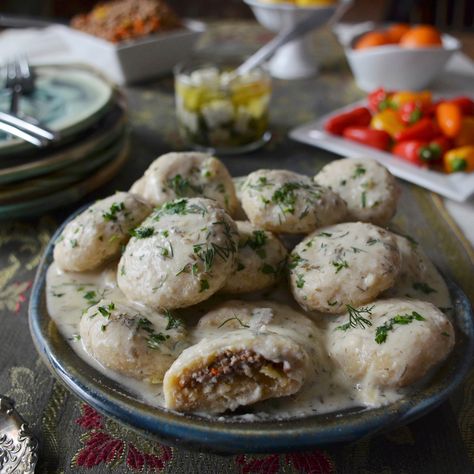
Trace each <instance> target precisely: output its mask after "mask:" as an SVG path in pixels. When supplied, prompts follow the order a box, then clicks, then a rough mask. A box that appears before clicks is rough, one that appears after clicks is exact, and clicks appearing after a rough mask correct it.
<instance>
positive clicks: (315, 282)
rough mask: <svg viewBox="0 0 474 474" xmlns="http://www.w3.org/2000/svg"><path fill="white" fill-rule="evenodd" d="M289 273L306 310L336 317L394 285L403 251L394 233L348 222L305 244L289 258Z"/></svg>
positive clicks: (318, 233) (321, 232) (321, 231)
mask: <svg viewBox="0 0 474 474" xmlns="http://www.w3.org/2000/svg"><path fill="white" fill-rule="evenodd" d="M289 272H290V285H291V291H292V293H293V296H294V297H295V299H296V301H297V302H298V303H299V304H300V305H301V306H302V307H303V308H305V309H307V310H316V311H321V312H324V313H336V314H337V313H341V312H343V311H345V308H346V305H347V304H350V305H353V306H358V305H361V304H364V303H368V302H370V301H372V300H374V299H375V298H376V297H377V296H378V295H379V294H380V293H381V292H382V291H384V290H386V289H388V288H390V287H391V286H393V284H394V283H395V281H396V278H397V276H398V274H399V272H400V252H399V250H398V247H397V245H396V242H395V238H394V237H393V235H392V234H391V233H390V232H388V231H386V230H384V229H382V228H380V227H377V226H375V225H373V224H367V223H363V222H348V223H344V224H337V225H334V226H329V227H323V228H321V229H319V230H317V231H316V232H314V233H313V234H311V235H309V236H308V237H306V238H305V239H303V240H302V241H301V242H300V243H299V244H298V245H297V246H296V247H295V248H294V249H293V251H292V252H291V254H290V257H289Z"/></svg>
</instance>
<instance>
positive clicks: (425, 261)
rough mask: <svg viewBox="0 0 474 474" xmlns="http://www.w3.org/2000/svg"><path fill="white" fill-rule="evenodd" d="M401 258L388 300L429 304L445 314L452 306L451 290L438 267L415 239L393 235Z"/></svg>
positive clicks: (389, 290)
mask: <svg viewBox="0 0 474 474" xmlns="http://www.w3.org/2000/svg"><path fill="white" fill-rule="evenodd" d="M394 237H395V240H396V242H397V246H398V249H399V250H400V256H401V269H400V274H399V276H398V278H397V280H396V282H395V285H394V286H393V287H392V288H390V289H388V290H387V291H386V292H385V293H384V294H383V296H385V297H391V298H395V297H407V296H408V297H410V298H414V299H418V300H423V301H429V302H430V303H433V304H434V305H435V306H437V307H438V308H440V309H442V310H444V311H446V310H447V309H450V308H451V307H452V302H451V297H450V296H449V289H448V287H447V286H446V283H445V281H444V280H443V277H442V276H441V275H440V274H439V272H438V270H437V269H436V267H435V266H434V265H433V263H432V262H431V261H430V259H429V258H428V257H427V256H426V255H425V253H424V252H423V250H422V249H421V248H420V246H419V245H418V244H417V243H416V242H415V241H414V240H413V239H408V238H406V237H403V236H401V235H396V234H394Z"/></svg>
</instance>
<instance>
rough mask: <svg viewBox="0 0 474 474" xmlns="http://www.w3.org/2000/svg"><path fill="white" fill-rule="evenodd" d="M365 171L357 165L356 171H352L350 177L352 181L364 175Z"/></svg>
mask: <svg viewBox="0 0 474 474" xmlns="http://www.w3.org/2000/svg"><path fill="white" fill-rule="evenodd" d="M365 172H366V169H365V168H364V167H363V166H362V165H357V166H356V169H355V170H354V174H353V175H352V179H355V178H358V177H359V176H362V175H364V174H365Z"/></svg>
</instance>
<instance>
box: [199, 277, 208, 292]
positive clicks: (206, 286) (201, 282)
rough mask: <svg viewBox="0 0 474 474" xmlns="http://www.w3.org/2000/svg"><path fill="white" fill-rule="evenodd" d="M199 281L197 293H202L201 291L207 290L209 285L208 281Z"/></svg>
mask: <svg viewBox="0 0 474 474" xmlns="http://www.w3.org/2000/svg"><path fill="white" fill-rule="evenodd" d="M199 283H200V285H201V286H200V288H199V293H202V292H203V291H206V290H208V289H209V288H210V287H209V282H208V281H207V280H199Z"/></svg>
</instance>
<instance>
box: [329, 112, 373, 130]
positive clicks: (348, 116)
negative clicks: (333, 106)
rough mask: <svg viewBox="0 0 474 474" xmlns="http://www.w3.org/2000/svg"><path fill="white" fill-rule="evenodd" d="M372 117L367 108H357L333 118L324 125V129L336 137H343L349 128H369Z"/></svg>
mask: <svg viewBox="0 0 474 474" xmlns="http://www.w3.org/2000/svg"><path fill="white" fill-rule="evenodd" d="M371 119H372V116H371V114H370V111H369V109H368V108H367V107H357V108H356V109H354V110H351V111H350V112H344V113H342V114H339V115H335V116H334V117H331V118H330V119H329V120H328V121H327V122H326V123H325V125H324V129H325V130H326V131H327V132H329V133H332V134H334V135H342V132H344V129H346V128H347V127H367V126H368V125H369V124H370V120H371Z"/></svg>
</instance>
